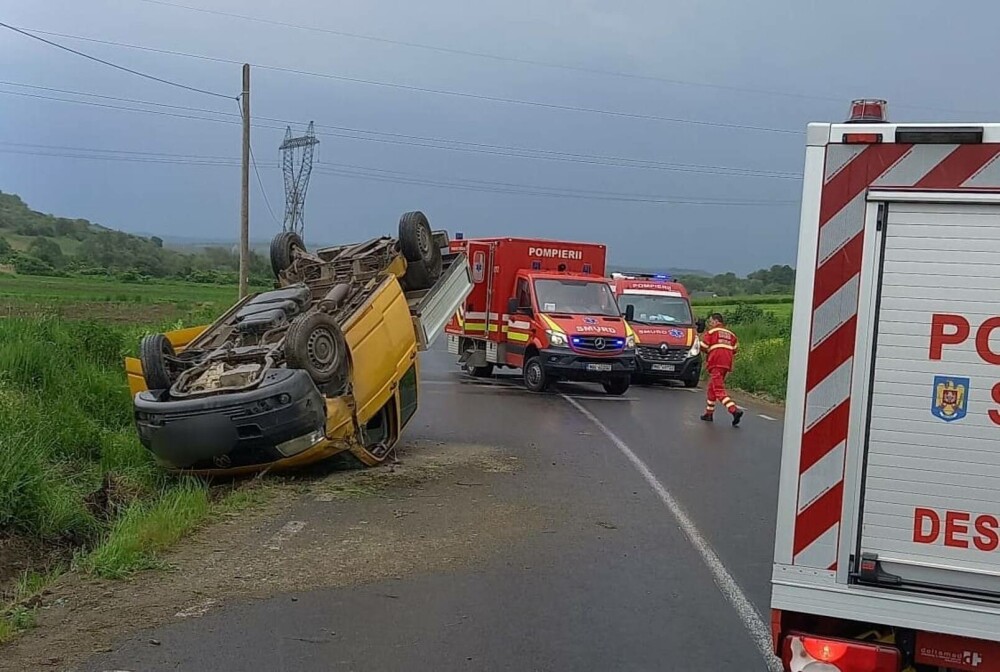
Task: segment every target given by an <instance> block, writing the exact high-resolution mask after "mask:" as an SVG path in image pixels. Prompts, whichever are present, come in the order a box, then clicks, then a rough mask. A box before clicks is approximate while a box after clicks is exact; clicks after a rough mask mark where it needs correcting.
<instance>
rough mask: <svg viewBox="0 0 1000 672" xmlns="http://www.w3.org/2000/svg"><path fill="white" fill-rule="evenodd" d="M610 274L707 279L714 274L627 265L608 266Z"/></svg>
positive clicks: (681, 269)
mask: <svg viewBox="0 0 1000 672" xmlns="http://www.w3.org/2000/svg"><path fill="white" fill-rule="evenodd" d="M608 273H652V274H654V275H655V274H657V273H661V274H666V275H672V276H674V277H679V276H695V277H705V278H710V277H712V274H711V273H709V272H708V271H702V270H698V269H691V268H644V267H642V266H629V265H626V264H608Z"/></svg>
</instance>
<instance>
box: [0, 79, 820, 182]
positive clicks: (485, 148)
mask: <svg viewBox="0 0 1000 672" xmlns="http://www.w3.org/2000/svg"><path fill="white" fill-rule="evenodd" d="M0 84H6V85H10V86H28V87H29V88H35V89H41V90H45V91H54V92H59V93H66V94H70V95H77V96H93V97H97V98H101V99H108V100H113V101H118V102H128V103H135V104H140V105H150V106H156V107H165V108H169V109H179V110H190V111H196V112H207V113H211V114H217V115H221V116H228V117H234V118H235V117H238V115H237V114H233V113H226V112H217V111H215V110H206V109H203V108H193V107H187V106H180V105H167V104H164V103H156V102H151V101H145V100H136V99H133V98H121V97H116V96H104V95H98V94H90V93H84V92H80V91H71V90H67V89H56V88H53V87H36V86H32V85H23V84H18V83H15V82H3V81H0ZM0 94H7V95H19V96H27V97H31V98H40V99H42V100H53V101H58V102H66V103H77V104H84V105H97V106H98V107H105V108H110V109H119V110H123V111H130V112H145V113H150V114H164V115H166V116H175V117H180V118H184V119H195V120H200V121H215V122H222V123H233V124H235V123H239V122H237V121H236V120H235V119H233V120H231V121H230V120H226V119H215V118H204V117H192V116H188V115H178V114H171V113H164V112H159V111H157V110H144V109H137V108H132V107H123V106H115V105H106V104H98V103H92V102H90V101H79V100H67V99H62V98H56V97H49V96H40V95H37V94H27V93H23V92H15V91H3V90H0ZM257 119H261V120H263V121H273V122H280V123H282V124H285V125H287V124H293V123H299V122H289V121H286V120H282V119H276V118H273V117H257ZM252 125H253V126H254V127H255V128H266V129H272V130H281V128H282V127H281V126H273V125H267V124H260V123H256V122H255V123H253V124H252ZM317 126H318V127H319V128H329V129H336V130H338V131H344V132H333V131H329V132H320V133H319V135H320V136H323V137H336V138H344V139H349V140H358V141H363V142H378V143H388V144H393V145H402V146H410V147H421V148H427V149H437V150H445V151H457V152H467V153H476V154H487V155H493V156H500V157H504V158H519V159H532V160H544V161H560V162H569V163H580V164H587V165H595V166H601V167H614V168H633V169H644V170H662V171H671V172H682V173H695V174H707V175H720V176H733V177H761V178H769V179H789V180H798V179H801V174H800V173H792V172H788V171H772V170H759V169H752V168H741V167H736V166H717V165H707V164H685V163H672V162H663V161H655V160H653V159H640V158H633V157H621V156H607V155H600V154H581V153H573V152H561V151H558V150H550V149H541V148H532V147H518V146H512V145H493V144H488V143H478V142H468V141H465V140H454V139H449V138H435V137H429V136H419V135H408V134H404V133H391V132H386V131H373V130H367V129H358V128H351V127H346V126H332V125H328V124H317ZM359 134H360V135H359ZM372 136H384V137H372Z"/></svg>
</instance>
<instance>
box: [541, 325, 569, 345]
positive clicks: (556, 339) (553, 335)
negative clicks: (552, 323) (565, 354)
mask: <svg viewBox="0 0 1000 672" xmlns="http://www.w3.org/2000/svg"><path fill="white" fill-rule="evenodd" d="M545 333H546V334H548V335H549V345H551V346H552V347H554V348H565V347H566V346H568V345H569V339H568V338H566V334H564V333H563V332H561V331H556V330H555V329H546V330H545Z"/></svg>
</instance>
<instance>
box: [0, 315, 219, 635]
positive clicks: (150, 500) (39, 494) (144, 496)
mask: <svg viewBox="0 0 1000 672" xmlns="http://www.w3.org/2000/svg"><path fill="white" fill-rule="evenodd" d="M144 331H146V330H145V329H143V328H141V327H137V326H130V325H123V326H119V325H109V324H97V323H92V322H79V321H72V320H63V319H59V318H52V317H43V318H17V317H12V318H7V319H0V535H3V536H4V538H7V539H11V540H17V539H22V540H25V539H30V540H32V543H33V544H36V545H39V544H40V545H42V546H44V547H45V548H46V549H49V550H51V551H52V552H50V553H46V554H45V558H46V559H45V561H44V562H42V563H41V564H40V565H39V566H32V569H33V570H35V573H33V574H31V573H29V574H25V575H24V576H22V579H21V580H20V581H15V580H14V579H13V578H12V577H14V576H16V573H13V572H15V571H16V570H14V569H13V567H16V566H17V565H8V566H4V561H3V560H2V559H0V641H3V640H4V639H8V638H10V637H11V636H12V635H13V634H14V633H16V632H18V631H19V630H21V629H24V628H25V627H29V626H30V625H31V623H32V622H33V613H34V607H33V606H32V605H31V602H30V599H28V598H26V596H25V595H26V592H27V593H30V592H31V591H32V590H34V589H35V588H36V587H37V585H36V584H37V582H38V580H36V579H35V578H32V577H48V578H47V579H46V580H50V579H51V577H52V576H53V575H54V574H56V573H58V571H59V570H60V569H61V568H63V567H66V566H69V565H70V561H71V560H72V563H73V565H74V566H75V567H77V568H79V569H81V570H84V571H89V572H92V573H94V574H96V575H99V576H103V577H121V576H126V575H128V574H130V573H132V572H135V571H138V570H141V569H145V568H148V567H155V566H157V557H158V555H159V554H160V553H162V551H163V550H164V549H166V548H167V547H168V546H169V545H171V544H172V543H174V542H176V541H177V540H178V539H180V538H181V537H183V536H184V535H186V534H188V533H189V532H190V531H191V530H193V529H194V528H196V527H197V526H198V525H199V524H201V523H202V522H203V521H204V520H205V519H206V518H207V517H208V516H209V515H210V512H211V508H210V503H209V492H208V488H207V486H206V484H204V483H203V482H201V481H198V480H194V479H190V478H185V479H179V478H173V477H171V476H169V475H167V474H166V473H164V472H163V471H162V470H161V469H159V468H158V467H157V466H156V464H155V463H154V462H153V460H152V458H151V456H150V455H149V453H148V452H147V451H146V450H145V449H143V448H142V446H141V445H140V444H139V442H138V438H137V436H136V434H135V429H134V428H133V426H132V403H131V397H130V395H129V391H128V386H127V383H126V380H125V374H124V370H123V357H124V356H125V355H126V354H128V353H129V352H131V351H133V350H134V349H135V347H136V344H137V343H138V341H139V338H140V336H141V335H142V333H143V332H144ZM36 564H39V563H36ZM28 597H30V595H29V596H28Z"/></svg>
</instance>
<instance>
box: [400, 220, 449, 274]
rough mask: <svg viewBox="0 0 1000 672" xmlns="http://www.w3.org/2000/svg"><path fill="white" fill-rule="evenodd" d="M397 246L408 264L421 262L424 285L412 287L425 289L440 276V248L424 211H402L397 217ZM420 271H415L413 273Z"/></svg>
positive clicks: (441, 261)
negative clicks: (400, 215)
mask: <svg viewBox="0 0 1000 672" xmlns="http://www.w3.org/2000/svg"><path fill="white" fill-rule="evenodd" d="M399 248H400V251H402V253H403V257H404V258H405V259H406V261H407V265H408V266H409V265H412V264H415V263H420V264H423V267H424V268H423V272H424V273H425V276H424V279H425V282H424V283H422V284H424V285H425V286H423V287H414V289H427V288H428V287H431V286H432V285H433V284H434V283H435V282H436V281H437V279H438V278H439V277H441V270H442V266H443V259H442V257H441V248H440V247H438V245H437V243H435V242H434V234H433V232H431V225H430V222H428V221H427V216H426V215H424V213H422V212H420V211H419V210H416V211H413V212H407V213H404V214H403V216H402V217H400V218H399ZM420 272H421V271H415V273H420ZM414 280H417V278H416V277H415V278H414ZM426 281H429V282H426Z"/></svg>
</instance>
